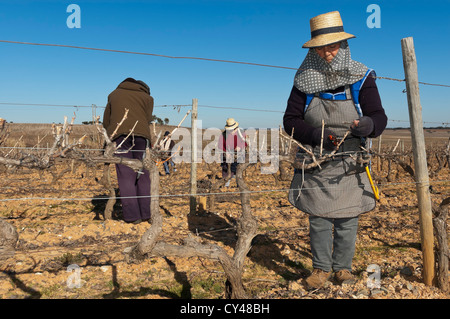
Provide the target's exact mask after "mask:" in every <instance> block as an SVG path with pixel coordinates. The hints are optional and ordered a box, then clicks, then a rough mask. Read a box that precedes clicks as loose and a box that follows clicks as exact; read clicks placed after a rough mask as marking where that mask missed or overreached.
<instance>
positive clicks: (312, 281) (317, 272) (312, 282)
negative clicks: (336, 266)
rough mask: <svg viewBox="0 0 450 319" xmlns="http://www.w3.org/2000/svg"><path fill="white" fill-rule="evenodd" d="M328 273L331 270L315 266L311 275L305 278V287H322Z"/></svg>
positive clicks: (328, 275) (329, 273)
mask: <svg viewBox="0 0 450 319" xmlns="http://www.w3.org/2000/svg"><path fill="white" fill-rule="evenodd" d="M330 275H331V271H329V272H326V271H324V270H322V269H319V268H315V269H314V270H313V272H312V273H311V275H310V276H309V277H308V278H306V280H305V284H306V288H308V289H317V288H321V287H323V286H324V284H325V282H326V281H327V280H328V278H329V277H330Z"/></svg>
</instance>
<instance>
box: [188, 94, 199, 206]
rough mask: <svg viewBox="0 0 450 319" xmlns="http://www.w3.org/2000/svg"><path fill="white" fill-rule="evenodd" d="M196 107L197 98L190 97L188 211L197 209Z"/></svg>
mask: <svg viewBox="0 0 450 319" xmlns="http://www.w3.org/2000/svg"><path fill="white" fill-rule="evenodd" d="M197 107H198V100H197V99H192V113H191V187H190V196H189V207H190V209H189V212H190V213H191V214H194V213H195V212H196V211H197V198H196V195H197Z"/></svg>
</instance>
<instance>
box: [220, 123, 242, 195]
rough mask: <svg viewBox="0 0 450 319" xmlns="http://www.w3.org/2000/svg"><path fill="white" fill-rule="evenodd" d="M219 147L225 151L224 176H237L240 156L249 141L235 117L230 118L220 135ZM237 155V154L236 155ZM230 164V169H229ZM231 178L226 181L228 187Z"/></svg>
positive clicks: (225, 177) (223, 161) (222, 164)
mask: <svg viewBox="0 0 450 319" xmlns="http://www.w3.org/2000/svg"><path fill="white" fill-rule="evenodd" d="M218 145H219V149H220V150H222V151H223V152H224V154H223V158H222V159H223V160H222V163H221V166H222V178H224V179H227V178H230V180H231V178H235V177H236V171H237V166H238V162H239V161H240V160H239V157H240V156H241V155H244V154H245V153H244V151H245V148H246V147H247V143H246V141H245V132H243V131H242V130H241V129H240V128H239V123H238V122H237V121H235V119H234V118H228V119H227V122H226V125H225V130H224V131H223V133H222V135H220V137H219V141H218ZM235 155H236V156H235ZM228 164H230V171H228ZM230 180H228V182H227V183H226V185H225V186H226V187H228V186H229V185H230Z"/></svg>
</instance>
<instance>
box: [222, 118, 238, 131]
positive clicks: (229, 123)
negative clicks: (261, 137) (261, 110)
mask: <svg viewBox="0 0 450 319" xmlns="http://www.w3.org/2000/svg"><path fill="white" fill-rule="evenodd" d="M238 126H239V123H238V122H236V121H235V120H234V118H232V117H230V118H228V119H227V124H226V125H225V129H226V130H227V131H231V130H234V129H235V128H236V127H238Z"/></svg>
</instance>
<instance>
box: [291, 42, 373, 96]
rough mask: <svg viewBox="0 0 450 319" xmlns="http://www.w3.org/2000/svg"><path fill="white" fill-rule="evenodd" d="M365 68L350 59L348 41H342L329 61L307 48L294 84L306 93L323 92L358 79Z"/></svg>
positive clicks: (362, 75)
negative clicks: (307, 50)
mask: <svg viewBox="0 0 450 319" xmlns="http://www.w3.org/2000/svg"><path fill="white" fill-rule="evenodd" d="M367 70H368V68H367V67H366V66H365V65H364V64H362V63H359V62H356V61H353V60H352V59H351V56H350V48H349V47H348V43H347V41H342V42H341V47H340V48H339V51H338V53H337V54H336V56H335V57H334V58H333V60H332V61H331V62H330V63H328V62H327V61H325V60H324V59H322V58H321V57H320V56H319V55H318V54H317V52H316V51H315V50H314V49H309V52H308V54H307V55H306V57H305V60H304V61H303V63H302V65H300V68H299V69H298V71H297V73H296V74H295V78H294V85H295V87H296V88H297V89H299V90H300V91H301V92H303V93H306V94H311V93H317V92H325V91H329V90H333V89H336V88H338V87H341V86H344V85H350V84H353V83H355V82H357V81H359V80H360V79H362V78H363V77H364V75H365V74H366V72H367Z"/></svg>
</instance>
